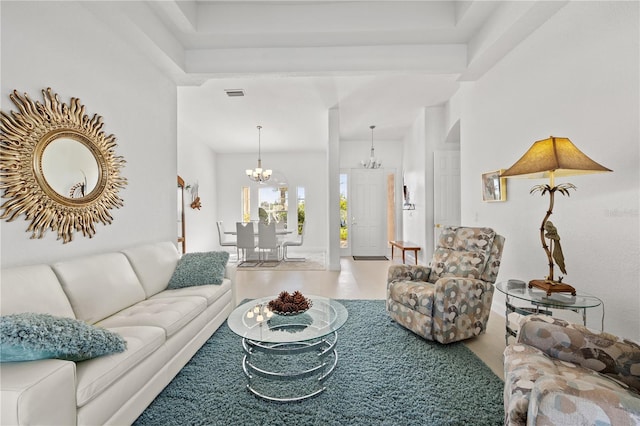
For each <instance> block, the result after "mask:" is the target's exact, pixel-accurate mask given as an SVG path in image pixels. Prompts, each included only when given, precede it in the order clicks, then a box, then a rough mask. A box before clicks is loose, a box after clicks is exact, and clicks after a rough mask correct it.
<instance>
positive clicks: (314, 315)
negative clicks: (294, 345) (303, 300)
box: [227, 295, 349, 343]
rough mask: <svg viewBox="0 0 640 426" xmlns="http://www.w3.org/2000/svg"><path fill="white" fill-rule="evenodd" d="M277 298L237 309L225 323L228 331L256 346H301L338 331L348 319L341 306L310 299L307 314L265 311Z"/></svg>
mask: <svg viewBox="0 0 640 426" xmlns="http://www.w3.org/2000/svg"><path fill="white" fill-rule="evenodd" d="M276 297H277V296H269V297H263V298H261V299H255V300H251V301H249V302H246V303H243V304H242V305H240V306H238V307H237V308H236V309H235V310H234V311H233V312H231V315H229V318H228V319H227V324H228V325H229V328H230V329H231V331H233V332H234V333H236V334H237V335H239V336H242V337H244V338H246V339H249V340H253V341H256V342H268V343H289V342H303V341H305V340H311V339H317V338H320V337H324V336H326V335H327V334H330V333H333V332H334V331H337V330H338V329H339V328H340V327H342V325H343V324H344V323H345V322H346V321H347V317H348V316H349V314H348V312H347V309H346V308H345V307H344V306H343V305H342V304H341V303H340V302H337V301H336V300H333V299H328V298H326V297H320V296H310V295H306V297H307V298H309V299H310V300H311V301H312V302H313V305H312V306H311V308H309V309H308V310H307V311H306V312H304V313H301V314H297V315H279V314H276V313H274V312H271V311H270V310H269V308H268V307H267V305H268V304H269V301H271V300H273V299H275V298H276Z"/></svg>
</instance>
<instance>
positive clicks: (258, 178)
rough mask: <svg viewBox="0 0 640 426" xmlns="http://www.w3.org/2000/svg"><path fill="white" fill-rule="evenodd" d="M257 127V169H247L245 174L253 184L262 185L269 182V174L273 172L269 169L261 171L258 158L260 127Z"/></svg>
mask: <svg viewBox="0 0 640 426" xmlns="http://www.w3.org/2000/svg"><path fill="white" fill-rule="evenodd" d="M257 127H258V167H256V168H255V169H253V170H251V169H247V170H246V172H247V176H248V177H249V179H251V180H252V181H254V182H258V183H262V182H266V181H268V180H269V178H270V177H271V173H273V171H272V170H269V169H267V170H263V169H262V159H261V158H260V130H261V129H262V126H257Z"/></svg>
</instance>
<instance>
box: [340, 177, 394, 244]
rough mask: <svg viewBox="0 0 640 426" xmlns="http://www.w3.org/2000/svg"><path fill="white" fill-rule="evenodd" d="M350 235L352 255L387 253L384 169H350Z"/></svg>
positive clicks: (385, 181)
mask: <svg viewBox="0 0 640 426" xmlns="http://www.w3.org/2000/svg"><path fill="white" fill-rule="evenodd" d="M350 180H351V182H350V185H349V188H350V191H349V199H348V206H349V209H348V210H349V214H350V217H349V221H348V223H349V236H350V247H351V255H353V256H386V254H387V179H386V172H385V171H384V169H351V179H350Z"/></svg>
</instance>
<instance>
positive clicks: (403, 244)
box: [389, 241, 420, 265]
mask: <svg viewBox="0 0 640 426" xmlns="http://www.w3.org/2000/svg"><path fill="white" fill-rule="evenodd" d="M389 244H391V259H392V260H393V248H394V247H397V248H399V249H400V250H402V263H404V253H405V251H407V250H409V251H412V252H413V256H414V258H415V260H416V265H417V264H418V251H420V247H419V246H417V245H416V244H414V243H411V242H409V241H389Z"/></svg>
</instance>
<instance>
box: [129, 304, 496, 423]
mask: <svg viewBox="0 0 640 426" xmlns="http://www.w3.org/2000/svg"><path fill="white" fill-rule="evenodd" d="M340 302H341V303H342V304H343V305H344V306H345V307H346V308H347V310H348V311H349V318H348V319H347V322H346V323H345V325H344V326H343V327H342V328H341V329H340V330H339V331H338V345H337V351H338V365H337V367H336V370H335V371H334V373H333V375H332V376H331V377H330V378H329V379H328V380H327V381H326V385H327V390H326V391H324V392H323V393H321V394H320V395H318V396H316V397H313V398H311V399H307V400H305V401H301V402H292V403H279V402H269V401H265V400H262V399H259V398H257V397H255V396H253V395H252V394H250V393H249V391H248V390H247V389H246V383H247V382H246V378H245V375H244V373H243V371H242V366H241V362H242V357H243V352H242V347H241V341H242V339H241V338H240V337H239V336H238V335H236V334H234V333H233V332H232V331H231V330H230V329H229V327H228V326H227V323H226V322H225V323H224V324H223V325H222V326H221V327H220V328H219V329H218V330H217V331H216V332H215V333H214V335H213V336H211V338H210V339H209V340H208V341H207V342H206V343H205V344H204V346H203V347H202V348H201V349H200V350H199V351H198V352H197V353H196V354H195V355H194V356H193V358H192V359H191V360H190V361H189V363H188V364H187V365H186V366H185V367H184V368H183V369H182V371H181V372H180V373H179V374H178V375H177V376H176V377H175V378H174V380H173V381H172V382H171V383H170V384H169V385H168V386H167V387H166V388H165V389H164V390H163V391H162V392H161V393H160V395H158V397H157V398H156V399H155V400H154V401H153V402H152V403H151V405H150V406H149V407H148V408H147V409H146V410H145V411H144V412H143V413H142V415H141V416H140V417H139V418H138V419H137V420H136V422H135V423H134V425H138V426H142V425H180V426H183V425H287V426H292V425H305V426H306V425H336V426H337V425H340V426H342V425H389V426H391V425H393V426H398V425H501V424H503V419H504V411H503V405H502V404H503V401H502V391H503V387H504V383H503V382H502V380H500V378H498V377H497V376H496V375H495V374H494V373H493V372H492V371H491V370H490V369H489V367H487V366H486V365H485V364H484V363H483V362H482V361H481V360H480V359H479V358H478V357H477V356H476V355H475V354H474V353H473V352H471V351H470V350H469V349H468V348H467V347H466V346H464V344H462V343H460V342H457V343H453V344H449V345H441V344H439V343H436V342H431V341H428V340H425V339H423V338H421V337H419V336H417V335H415V334H413V333H412V332H410V331H408V330H407V329H405V328H403V327H402V326H399V325H398V324H396V323H395V322H393V321H391V319H390V318H389V316H388V315H387V313H386V311H385V303H384V301H383V300H341V301H340ZM278 383H282V382H276V384H275V386H279V385H278Z"/></svg>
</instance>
